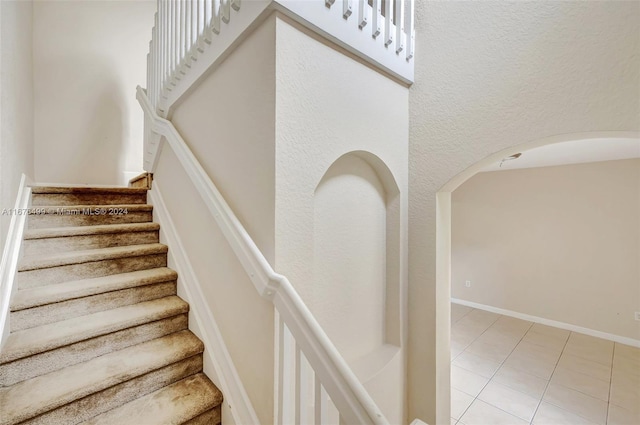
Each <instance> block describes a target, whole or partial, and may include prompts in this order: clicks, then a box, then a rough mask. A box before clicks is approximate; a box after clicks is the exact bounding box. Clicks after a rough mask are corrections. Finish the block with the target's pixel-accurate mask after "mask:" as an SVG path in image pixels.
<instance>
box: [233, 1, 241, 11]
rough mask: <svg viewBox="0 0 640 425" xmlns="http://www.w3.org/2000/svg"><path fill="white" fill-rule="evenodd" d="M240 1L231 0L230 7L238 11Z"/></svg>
mask: <svg viewBox="0 0 640 425" xmlns="http://www.w3.org/2000/svg"><path fill="white" fill-rule="evenodd" d="M240 3H241V0H231V7H232V8H233V10H235V11H236V12H238V11H239V10H240Z"/></svg>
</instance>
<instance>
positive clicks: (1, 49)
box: [0, 1, 33, 251]
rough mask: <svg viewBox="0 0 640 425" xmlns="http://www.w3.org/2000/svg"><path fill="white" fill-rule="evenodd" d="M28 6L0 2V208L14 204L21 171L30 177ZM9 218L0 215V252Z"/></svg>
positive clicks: (31, 91) (31, 84) (30, 101)
mask: <svg viewBox="0 0 640 425" xmlns="http://www.w3.org/2000/svg"><path fill="white" fill-rule="evenodd" d="M32 9H33V5H32V2H31V1H1V2H0V74H1V77H0V209H3V208H13V207H14V205H15V201H16V196H17V193H18V185H19V184H20V178H21V175H22V174H23V173H25V174H27V175H28V176H30V177H33V73H32V51H31V41H32V18H31V15H32ZM10 220H11V217H10V216H9V215H0V251H1V249H2V247H3V246H4V243H5V238H6V236H7V229H8V227H9V222H10Z"/></svg>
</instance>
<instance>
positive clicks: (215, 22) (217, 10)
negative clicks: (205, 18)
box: [211, 0, 222, 34]
mask: <svg viewBox="0 0 640 425" xmlns="http://www.w3.org/2000/svg"><path fill="white" fill-rule="evenodd" d="M221 2H222V0H213V12H212V14H211V31H212V32H213V33H214V34H220V14H221V13H222V10H221V8H222V5H221Z"/></svg>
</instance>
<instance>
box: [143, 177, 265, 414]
mask: <svg viewBox="0 0 640 425" xmlns="http://www.w3.org/2000/svg"><path fill="white" fill-rule="evenodd" d="M147 194H148V198H147V199H148V201H147V202H148V203H149V204H151V205H153V221H154V222H156V223H159V224H160V243H163V244H165V245H167V246H168V247H169V252H168V256H167V266H168V267H170V268H172V269H174V270H175V271H176V272H177V273H178V281H177V282H178V296H179V297H180V298H182V299H183V300H185V301H186V302H187V303H188V304H189V306H190V310H189V330H190V331H192V332H193V333H194V334H195V335H196V336H198V338H200V339H201V340H202V341H203V342H204V346H205V351H204V353H203V357H204V366H203V370H204V373H205V374H206V375H207V376H208V377H209V378H210V379H211V380H212V381H213V382H214V384H215V385H216V386H217V387H218V388H220V390H221V391H222V393H223V394H224V401H223V402H222V423H224V424H225V425H232V424H238V425H240V424H259V423H260V420H259V419H258V415H257V414H256V411H255V409H254V408H253V405H252V403H251V400H250V398H249V395H248V394H247V392H246V390H245V388H244V385H243V384H242V381H241V380H240V376H239V375H238V372H237V369H236V367H235V365H234V364H233V360H232V359H231V355H230V353H229V351H228V349H227V346H226V344H225V342H224V338H223V337H222V333H221V332H220V329H219V328H218V325H217V323H216V321H215V318H214V315H213V313H212V311H211V309H210V308H209V306H208V305H207V303H206V302H205V301H204V300H205V297H204V294H203V292H202V289H201V288H202V284H201V282H200V280H199V279H198V276H197V274H196V273H195V271H194V269H193V266H192V265H191V262H190V261H189V258H188V257H187V255H186V254H185V252H186V251H185V249H184V246H183V244H182V241H181V240H180V236H179V233H178V230H177V229H176V227H175V225H174V223H173V220H172V219H171V214H170V213H169V210H168V208H167V206H166V204H165V202H164V199H163V198H162V194H161V190H160V187H159V184H158V182H154V183H153V187H152V189H151V190H149V191H148V192H147Z"/></svg>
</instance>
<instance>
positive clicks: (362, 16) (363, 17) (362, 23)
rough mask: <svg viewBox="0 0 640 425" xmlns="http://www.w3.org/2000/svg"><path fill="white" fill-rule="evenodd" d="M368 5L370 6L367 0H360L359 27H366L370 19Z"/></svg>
mask: <svg viewBox="0 0 640 425" xmlns="http://www.w3.org/2000/svg"><path fill="white" fill-rule="evenodd" d="M367 7H369V3H368V2H367V0H358V28H360V29H362V28H364V27H366V26H367V21H368V20H369V16H368V15H369V14H368V13H367Z"/></svg>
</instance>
